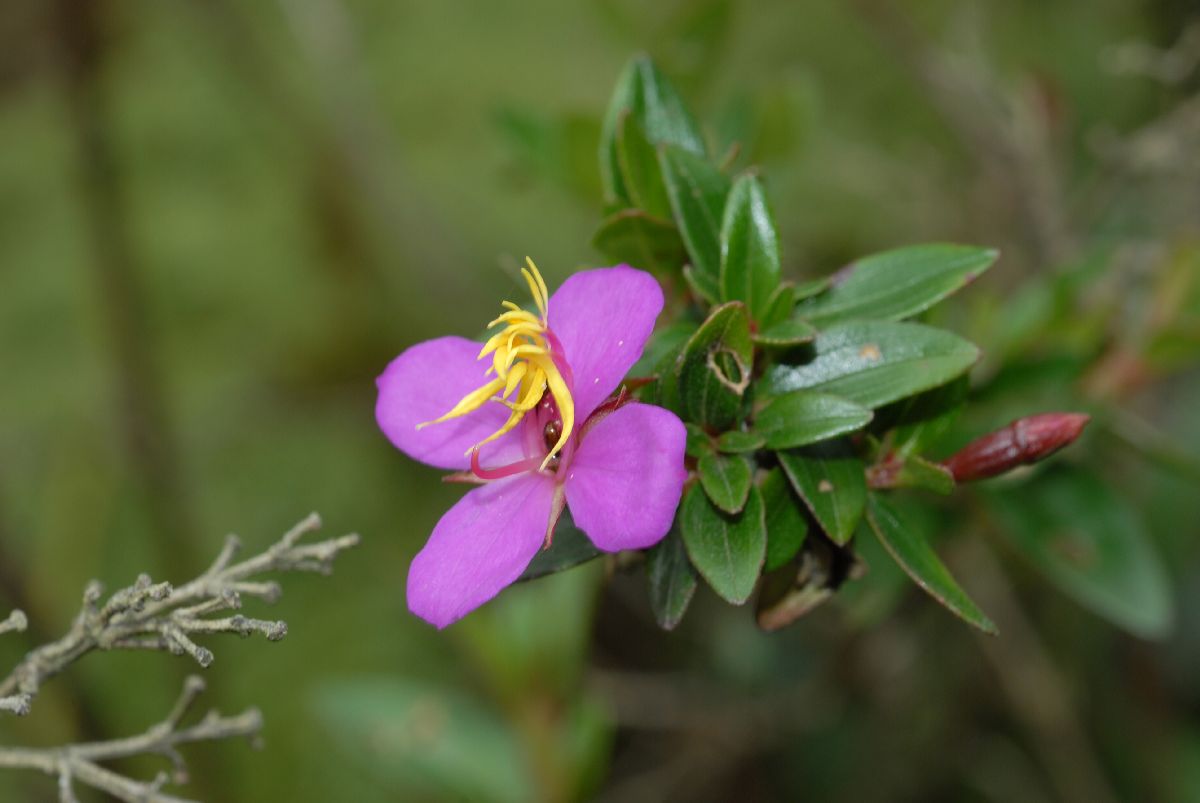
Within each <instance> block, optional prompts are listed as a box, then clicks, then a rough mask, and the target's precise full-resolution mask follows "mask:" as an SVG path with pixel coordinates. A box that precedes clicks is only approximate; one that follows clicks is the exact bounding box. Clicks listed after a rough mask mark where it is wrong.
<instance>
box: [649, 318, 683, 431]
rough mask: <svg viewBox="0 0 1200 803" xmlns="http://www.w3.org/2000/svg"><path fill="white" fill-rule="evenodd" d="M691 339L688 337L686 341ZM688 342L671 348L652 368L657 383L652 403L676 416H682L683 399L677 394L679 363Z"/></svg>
mask: <svg viewBox="0 0 1200 803" xmlns="http://www.w3.org/2000/svg"><path fill="white" fill-rule="evenodd" d="M690 339H691V338H690V337H689V338H688V340H690ZM687 344H688V341H687V340H685V341H683V342H682V343H679V344H678V345H675V346H672V347H671V349H670V350H669V351H667V353H666V354H664V355H663V356H662V357H661V358H660V359H659V361H658V363H657V364H656V365H655V366H654V375H655V376H657V377H658V381H657V382H655V383H654V401H655V403H656V404H658V406H659V407H664V408H666V409H668V410H670V411H671V412H673V413H675V414H676V415H678V416H680V417H682V416H683V399H682V397H681V396H680V392H679V363H680V361H682V360H683V352H684V349H685V348H687Z"/></svg>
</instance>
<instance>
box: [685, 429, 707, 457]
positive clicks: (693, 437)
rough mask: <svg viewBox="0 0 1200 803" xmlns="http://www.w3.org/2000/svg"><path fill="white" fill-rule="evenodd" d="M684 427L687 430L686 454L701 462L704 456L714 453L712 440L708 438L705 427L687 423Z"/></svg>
mask: <svg viewBox="0 0 1200 803" xmlns="http://www.w3.org/2000/svg"><path fill="white" fill-rule="evenodd" d="M683 426H684V428H685V429H686V430H687V444H686V446H684V454H686V455H687V456H688V457H692V458H695V459H697V460H699V459H700V458H701V457H703V456H704V455H706V454H711V453H712V448H713V447H712V439H711V438H709V437H708V433H707V432H705V431H704V428H703V427H698V426H696V425H695V424H690V423H686V422H685V423H684V425H683Z"/></svg>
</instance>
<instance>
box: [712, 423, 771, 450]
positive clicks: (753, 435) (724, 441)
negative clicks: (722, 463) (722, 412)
mask: <svg viewBox="0 0 1200 803" xmlns="http://www.w3.org/2000/svg"><path fill="white" fill-rule="evenodd" d="M764 443H765V441H764V439H763V436H762V435H759V434H758V433H757V432H742V431H741V430H739V429H731V430H730V431H729V432H722V433H721V437H719V438H717V451H720V452H725V453H726V454H742V453H743V452H755V451H758V450H759V449H761V448H762V447H763V444H764Z"/></svg>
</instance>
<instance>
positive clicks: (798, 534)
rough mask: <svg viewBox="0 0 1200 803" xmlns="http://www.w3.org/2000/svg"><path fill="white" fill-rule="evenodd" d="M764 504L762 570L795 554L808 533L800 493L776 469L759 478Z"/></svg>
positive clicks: (776, 564)
mask: <svg viewBox="0 0 1200 803" xmlns="http://www.w3.org/2000/svg"><path fill="white" fill-rule="evenodd" d="M762 496H763V507H764V508H765V510H766V521H767V560H766V567H765V571H768V572H769V571H773V570H775V569H778V568H779V567H780V566H782V565H784V564H785V563H787V562H788V561H789V560H791V559H792V558H794V557H795V556H796V553H797V552H799V551H800V547H802V546H803V545H804V539H805V537H807V536H808V520H807V519H806V518H805V516H804V508H803V504H802V503H801V501H800V499H799V497H797V496H796V493H795V492H794V491H793V490H792V486H791V485H790V484H789V483H788V481H787V477H785V476H784V474H783V472H782V471H780V470H779V469H774V470H772V471H771V472H770V473H769V474H767V476H766V477H765V478H764V479H763V482H762Z"/></svg>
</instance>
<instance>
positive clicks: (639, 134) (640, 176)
mask: <svg viewBox="0 0 1200 803" xmlns="http://www.w3.org/2000/svg"><path fill="white" fill-rule="evenodd" d="M617 161H618V163H619V165H620V168H621V177H622V179H623V181H624V183H625V189H626V191H627V192H628V193H629V197H630V200H632V201H633V205H634V206H637V207H638V208H640V209H644V210H645V211H646V212H648V213H650V214H651V215H654V216H656V217H668V216H669V215H670V214H671V205H670V202H669V201H668V200H667V188H666V187H665V186H664V185H663V180H662V173H661V172H660V171H659V167H658V152H657V150H656V149H655V147H654V145H653V144H652V143H651V142H650V141H649V140H648V139H647V138H646V134H645V133H644V132H643V131H642V127H641V126H640V125H638V121H637V119H636V118H635V117H634V116H633V114H632V113H630V112H627V113H626V114H625V115H623V116H622V117H621V120H620V123H619V124H618V126H617Z"/></svg>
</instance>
